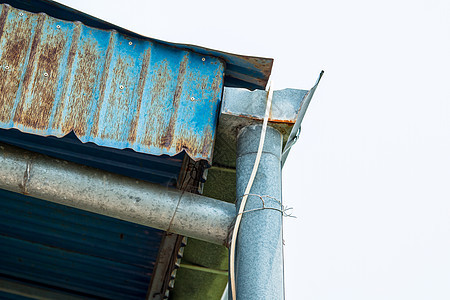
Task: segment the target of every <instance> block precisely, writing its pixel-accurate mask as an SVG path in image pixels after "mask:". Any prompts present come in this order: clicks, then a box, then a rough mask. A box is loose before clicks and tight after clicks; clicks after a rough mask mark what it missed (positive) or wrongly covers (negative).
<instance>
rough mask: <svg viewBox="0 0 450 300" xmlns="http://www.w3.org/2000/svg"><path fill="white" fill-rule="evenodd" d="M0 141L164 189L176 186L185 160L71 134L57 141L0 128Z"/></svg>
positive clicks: (182, 155)
mask: <svg viewBox="0 0 450 300" xmlns="http://www.w3.org/2000/svg"><path fill="white" fill-rule="evenodd" d="M0 142H3V143H6V144H10V145H14V146H17V147H20V148H23V149H27V150H30V151H33V152H39V153H42V154H46V155H49V156H52V157H55V158H59V159H63V160H67V161H71V162H75V163H78V164H82V165H86V166H90V167H94V168H98V169H102V170H105V171H108V172H113V173H116V174H120V175H124V176H128V177H132V178H136V179H139V180H145V181H149V182H153V183H157V184H161V185H163V186H167V187H176V184H177V180H178V177H179V174H180V171H181V166H182V163H183V159H184V157H185V154H184V153H180V154H178V155H176V156H167V155H160V156H154V155H148V154H144V153H139V152H136V151H133V150H131V149H122V150H119V149H114V148H110V147H101V146H97V145H96V144H94V143H82V142H80V140H79V139H78V138H77V137H76V136H75V134H73V133H69V134H68V135H66V136H64V137H62V138H57V137H53V136H46V137H44V136H39V135H35V134H27V133H23V132H20V131H19V130H17V129H0Z"/></svg>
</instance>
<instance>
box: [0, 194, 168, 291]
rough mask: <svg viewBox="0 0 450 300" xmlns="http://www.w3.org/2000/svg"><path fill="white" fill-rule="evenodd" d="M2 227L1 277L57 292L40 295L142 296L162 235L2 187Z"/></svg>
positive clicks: (26, 285) (151, 229) (0, 218)
mask: <svg viewBox="0 0 450 300" xmlns="http://www.w3.org/2000/svg"><path fill="white" fill-rule="evenodd" d="M0 228H1V234H0V245H1V246H0V278H6V279H8V280H15V281H16V282H18V283H24V286H23V289H25V291H27V290H28V289H27V287H41V288H45V289H47V296H49V295H48V292H49V291H53V292H54V293H60V295H59V297H55V295H53V296H52V297H43V298H42V299H44V298H45V299H56V298H58V299H70V298H71V297H70V296H78V297H80V298H82V299H144V298H145V295H146V292H147V287H148V285H149V283H150V278H151V276H152V273H153V270H154V263H155V261H156V257H157V253H158V247H159V244H160V242H161V238H162V235H163V232H161V231H159V230H156V229H153V228H149V227H145V226H141V225H137V224H132V223H129V222H124V221H121V220H118V219H113V218H109V217H105V216H102V215H98V214H93V213H89V212H86V211H82V210H78V209H74V208H70V207H67V206H63V205H58V204H55V203H51V202H48V201H44V200H39V199H36V198H32V197H29V196H25V195H22V194H18V193H13V192H9V191H5V190H2V189H0ZM0 290H2V289H1V288H0ZM3 290H5V289H3ZM6 291H8V292H9V293H13V294H16V293H17V292H18V291H17V289H15V288H14V287H13V286H11V285H9V290H8V289H7V290H6ZM28 291H29V292H33V290H31V291H30V290H28ZM34 292H35V291H34ZM33 296H34V297H36V296H38V294H35V293H34V294H33ZM34 297H32V298H34ZM2 299H3V297H2ZM27 299H28V298H27ZM39 299H41V298H39Z"/></svg>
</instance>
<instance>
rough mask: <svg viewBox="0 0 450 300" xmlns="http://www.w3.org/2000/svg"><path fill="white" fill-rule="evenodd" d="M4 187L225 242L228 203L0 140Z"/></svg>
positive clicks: (230, 210)
mask: <svg viewBox="0 0 450 300" xmlns="http://www.w3.org/2000/svg"><path fill="white" fill-rule="evenodd" d="M0 189H5V190H9V191H12V192H16V193H22V194H26V195H29V196H32V197H36V198H40V199H44V200H47V201H51V202H55V203H59V204H63V205H67V206H71V207H75V208H79V209H83V210H87V211H90V212H94V213H98V214H102V215H106V216H109V217H113V218H118V219H121V220H125V221H130V222H133V223H138V224H141V225H145V226H149V227H153V228H157V229H161V230H165V231H170V232H174V233H177V234H181V235H185V236H188V237H193V238H197V239H200V240H204V241H207V242H211V243H214V244H221V245H222V244H225V243H226V240H227V235H228V229H229V227H230V224H231V223H232V222H233V220H234V217H235V207H234V205H232V204H230V203H226V202H223V201H219V200H215V199H212V198H208V197H205V196H201V195H196V194H191V193H187V192H186V193H183V192H181V191H179V190H176V189H172V188H166V187H164V186H160V185H156V184H152V183H148V182H145V181H140V180H136V179H133V178H129V177H125V176H121V175H117V174H113V173H109V172H105V171H101V170H98V169H94V168H91V167H87V166H83V165H78V164H75V163H71V162H67V161H63V160H58V159H54V158H50V157H48V156H45V155H41V154H37V153H34V152H30V151H26V150H23V149H20V148H16V147H13V146H10V145H6V144H0Z"/></svg>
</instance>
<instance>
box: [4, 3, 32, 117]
mask: <svg viewBox="0 0 450 300" xmlns="http://www.w3.org/2000/svg"><path fill="white" fill-rule="evenodd" d="M9 11H10V7H9V6H4V7H3V10H2V13H1V16H0V26H1V43H2V48H3V51H2V54H1V60H0V64H1V67H2V68H1V69H0V73H1V78H2V80H1V81H0V121H2V122H6V121H9V120H10V119H11V112H12V109H13V107H14V104H15V99H16V94H17V91H18V89H19V85H20V79H21V76H22V70H23V68H24V64H25V61H26V58H27V51H28V48H29V45H30V40H31V35H32V34H31V32H32V29H33V24H32V22H31V21H29V20H27V19H25V20H21V19H18V18H10V19H9V20H7V15H8V12H9ZM5 26H6V27H15V28H17V30H15V31H12V32H11V31H5V30H4V28H5Z"/></svg>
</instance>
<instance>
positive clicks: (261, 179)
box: [228, 125, 283, 300]
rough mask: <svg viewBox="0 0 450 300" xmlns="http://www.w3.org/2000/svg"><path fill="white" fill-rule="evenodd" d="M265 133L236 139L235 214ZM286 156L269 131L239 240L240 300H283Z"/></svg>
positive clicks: (256, 128)
mask: <svg viewBox="0 0 450 300" xmlns="http://www.w3.org/2000/svg"><path fill="white" fill-rule="evenodd" d="M261 129H262V125H251V126H247V127H244V128H242V129H241V130H240V131H239V133H238V136H237V156H236V157H237V158H236V197H237V201H236V211H238V209H239V206H240V203H241V199H242V196H243V194H244V191H245V188H246V186H247V183H248V180H249V178H250V174H251V171H252V168H253V164H254V162H255V158H256V153H257V151H258V144H259V139H260V135H261ZM281 150H282V136H281V134H280V132H279V131H277V130H276V129H274V128H272V127H268V128H267V132H266V139H265V143H264V148H263V153H262V156H261V161H260V163H259V167H258V172H257V173H256V177H255V180H254V182H253V185H252V189H251V191H250V196H249V197H248V200H247V204H246V208H245V211H244V215H243V218H242V221H241V225H240V227H239V234H238V238H237V245H236V261H235V268H236V292H237V299H255V300H261V299H268V300H269V299H270V300H275V299H283V256H282V207H281ZM228 294H229V297H230V299H231V292H230V291H229V293H228Z"/></svg>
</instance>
